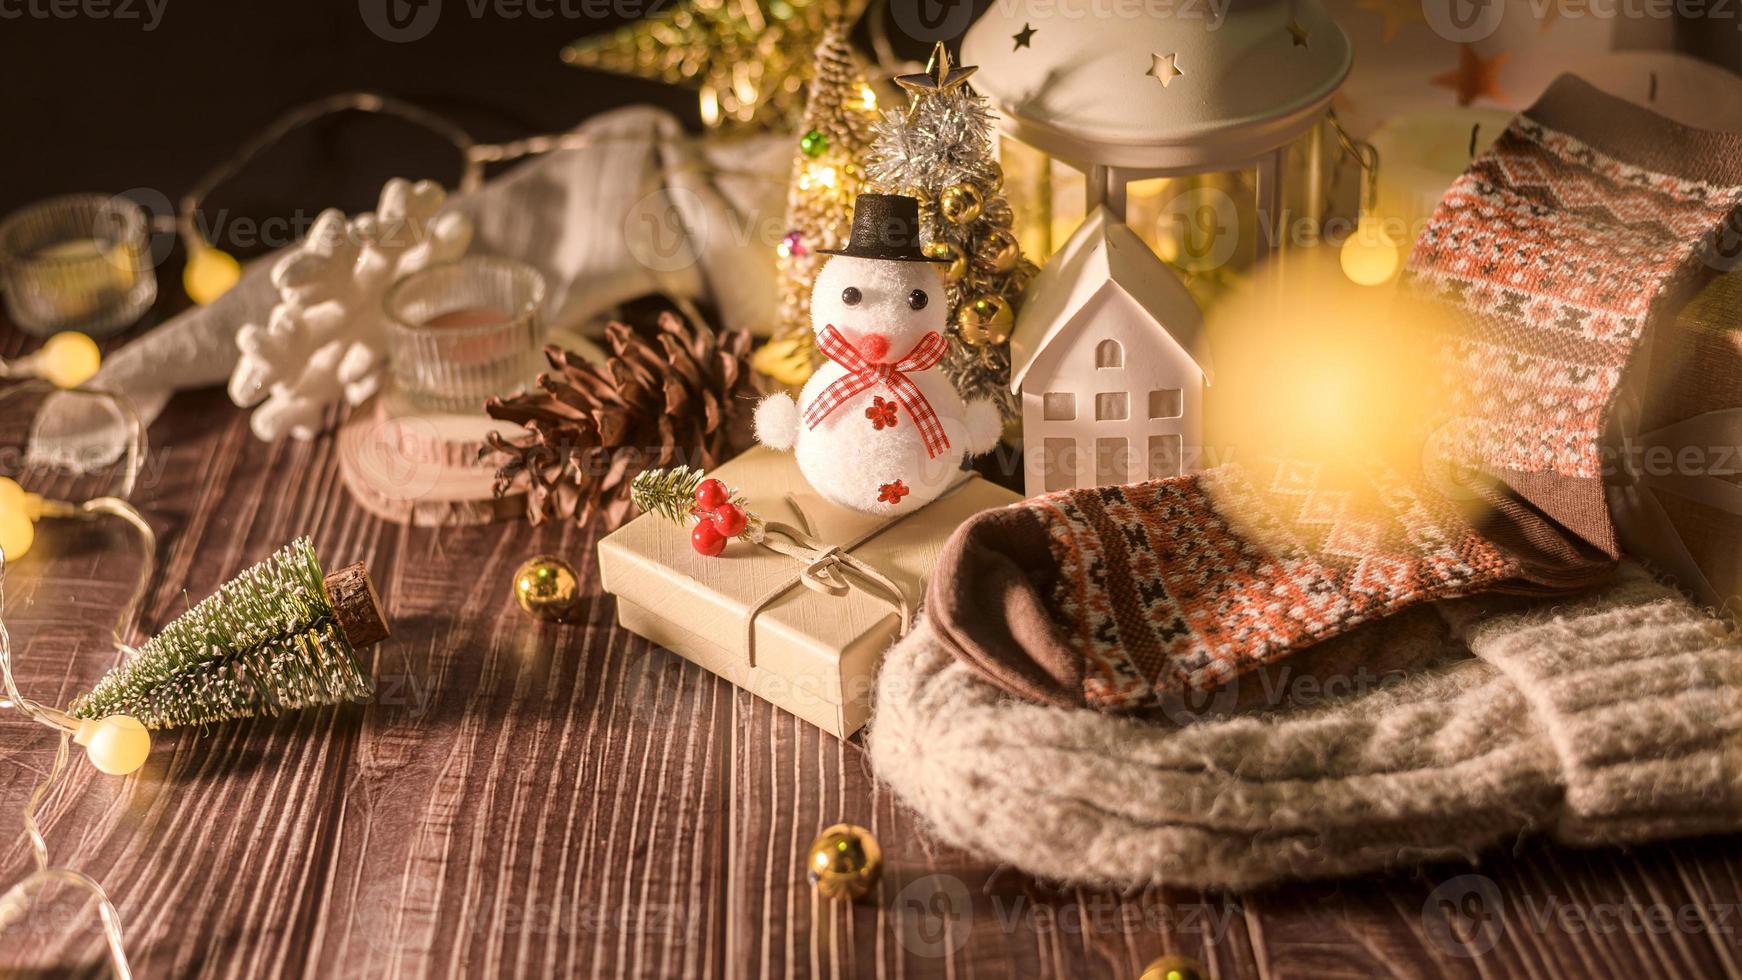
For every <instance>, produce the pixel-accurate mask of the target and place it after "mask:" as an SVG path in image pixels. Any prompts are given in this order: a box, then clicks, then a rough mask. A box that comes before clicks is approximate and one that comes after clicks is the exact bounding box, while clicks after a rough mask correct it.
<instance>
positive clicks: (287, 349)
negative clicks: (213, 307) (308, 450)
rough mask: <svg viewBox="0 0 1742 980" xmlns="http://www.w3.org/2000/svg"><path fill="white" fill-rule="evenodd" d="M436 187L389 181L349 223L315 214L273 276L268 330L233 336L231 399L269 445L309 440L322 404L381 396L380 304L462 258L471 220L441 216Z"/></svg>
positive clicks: (247, 329) (329, 213)
mask: <svg viewBox="0 0 1742 980" xmlns="http://www.w3.org/2000/svg"><path fill="white" fill-rule="evenodd" d="M445 198H446V194H445V193H444V192H443V191H442V188H441V185H439V184H437V183H435V182H434V181H429V180H424V181H418V182H417V183H415V184H414V183H412V182H411V181H408V180H404V179H401V178H394V179H393V180H390V181H388V182H387V185H386V186H385V187H383V188H382V189H381V200H380V203H379V204H378V205H377V207H376V209H375V211H373V212H367V213H364V214H359V215H357V216H356V217H354V218H351V219H350V220H348V221H347V220H346V219H345V215H344V214H343V213H342V212H340V211H338V210H336V209H329V210H326V211H323V212H321V214H320V216H319V217H317V218H316V219H315V222H314V226H313V227H312V228H310V229H309V233H308V236H307V237H306V238H305V239H303V242H302V244H301V245H298V246H297V247H296V248H295V249H294V250H293V251H292V252H291V253H290V254H288V255H286V256H284V257H283V258H282V259H279V260H278V264H277V265H276V266H274V267H273V269H272V284H273V286H274V287H276V288H277V289H278V294H279V297H280V298H279V302H278V305H277V306H274V307H273V308H272V313H271V314H270V315H269V316H268V317H267V322H266V324H265V325H264V326H262V325H261V324H257V323H250V324H247V325H245V326H243V327H242V329H241V331H240V332H239V333H237V335H236V346H237V347H239V348H240V349H241V351H242V357H241V360H239V361H238V362H237V363H236V369H235V371H234V372H233V373H232V374H231V375H230V400H231V401H234V402H235V403H236V404H237V405H240V406H242V407H243V408H254V407H255V406H259V407H258V408H254V414H253V416H252V418H251V419H250V425H251V427H252V428H253V430H254V434H255V436H257V437H259V438H260V439H263V440H265V441H267V442H272V441H276V440H278V439H280V438H283V437H284V436H286V435H289V436H293V437H295V438H297V439H312V438H314V437H315V435H316V434H318V433H319V432H320V430H321V421H322V415H323V414H324V412H325V411H326V409H327V407H328V406H330V405H334V404H336V403H338V402H339V401H340V400H341V399H343V400H344V401H345V402H346V403H347V404H350V405H358V404H361V403H362V402H364V401H366V400H368V399H369V397H370V396H372V395H374V394H375V392H376V391H377V390H379V389H380V387H381V383H382V380H383V378H384V376H385V372H386V368H387V349H386V348H387V324H386V320H387V314H386V311H385V309H384V305H383V298H384V296H385V294H386V292H387V289H388V287H390V286H392V285H393V283H394V282H396V281H398V280H399V279H400V277H402V276H405V275H407V274H409V273H412V272H416V271H417V270H419V269H422V268H424V267H426V266H429V265H432V264H435V263H438V262H447V261H451V260H453V259H456V258H458V257H459V256H460V255H461V254H462V253H464V252H465V250H466V246H467V245H469V244H470V243H471V240H472V222H471V220H470V219H469V218H467V217H466V216H464V215H461V214H451V213H450V214H442V215H438V214H437V213H436V212H437V211H439V210H440V209H441V206H442V201H443V200H444V199H445Z"/></svg>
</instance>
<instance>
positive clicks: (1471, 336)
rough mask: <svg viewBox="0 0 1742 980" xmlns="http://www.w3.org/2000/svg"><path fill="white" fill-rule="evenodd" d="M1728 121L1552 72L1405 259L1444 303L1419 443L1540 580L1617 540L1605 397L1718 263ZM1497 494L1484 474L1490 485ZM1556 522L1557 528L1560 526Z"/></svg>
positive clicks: (1732, 180)
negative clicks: (1433, 427) (1607, 494)
mask: <svg viewBox="0 0 1742 980" xmlns="http://www.w3.org/2000/svg"><path fill="white" fill-rule="evenodd" d="M1739 219H1742V136H1738V135H1736V134H1733V133H1711V132H1705V131H1701V130H1694V129H1689V128H1687V127H1685V126H1680V125H1678V124H1676V123H1674V122H1671V121H1670V120H1668V119H1665V118H1663V117H1662V116H1659V115H1656V114H1655V113H1652V112H1650V111H1648V110H1645V109H1642V108H1640V107H1638V106H1635V105H1632V104H1631V103H1628V102H1625V101H1623V100H1621V99H1617V98H1614V97H1612V96H1609V95H1605V94H1604V93H1602V92H1600V91H1598V90H1597V89H1595V88H1593V87H1592V86H1590V85H1589V84H1587V83H1585V82H1583V81H1581V80H1579V79H1576V78H1573V77H1571V76H1567V77H1563V78H1561V79H1560V80H1559V81H1557V82H1556V83H1555V84H1554V85H1553V86H1552V87H1550V88H1549V90H1548V92H1546V93H1545V94H1544V95H1543V97H1542V98H1541V99H1540V100H1539V101H1538V102H1537V103H1536V105H1534V106H1532V107H1531V109H1530V110H1529V111H1528V112H1527V113H1526V114H1525V115H1524V116H1521V117H1520V118H1519V119H1518V120H1517V121H1516V122H1515V123H1514V124H1513V125H1512V126H1511V127H1509V128H1508V129H1507V130H1506V132H1504V133H1503V134H1501V136H1500V138H1499V139H1498V140H1497V141H1496V142H1495V144H1494V146H1493V147H1492V148H1491V149H1490V150H1489V151H1488V152H1486V153H1484V154H1483V155H1482V156H1480V157H1478V158H1477V159H1476V160H1475V161H1474V162H1473V163H1471V165H1470V168H1469V170H1468V171H1466V172H1465V173H1464V175H1463V176H1462V177H1459V178H1458V180H1457V181H1456V182H1455V183H1454V184H1453V185H1452V187H1451V189H1450V190H1449V191H1447V192H1446V196H1445V198H1444V199H1442V200H1441V202H1440V205H1439V207H1438V208H1437V209H1436V210H1435V212H1434V217H1433V220H1432V222H1431V223H1430V224H1429V225H1428V227H1427V229H1426V230H1425V231H1424V232H1423V234H1422V236H1421V240H1420V241H1419V242H1418V243H1417V245H1416V248H1415V251H1414V253H1413V254H1412V255H1411V256H1410V261H1409V267H1408V269H1407V270H1406V271H1405V281H1406V283H1407V284H1408V285H1409V286H1411V287H1412V288H1413V291H1414V292H1415V293H1416V294H1418V295H1422V296H1425V297H1428V298H1429V299H1430V301H1437V302H1441V303H1444V304H1447V305H1449V306H1450V307H1451V308H1452V309H1453V310H1455V311H1456V316H1455V317H1454V318H1453V319H1454V322H1453V325H1452V326H1451V328H1450V329H1447V330H1446V331H1445V332H1444V333H1443V334H1442V335H1441V336H1439V337H1436V338H1435V340H1436V341H1437V342H1438V343H1437V347H1438V349H1439V351H1440V354H1441V359H1442V364H1443V367H1444V368H1445V370H1444V372H1443V381H1444V384H1443V387H1442V389H1441V390H1440V392H1439V395H1438V399H1437V400H1436V404H1437V405H1441V406H1443V407H1444V417H1443V419H1442V421H1443V423H1444V424H1443V425H1442V426H1441V428H1440V429H1439V430H1438V431H1437V432H1436V433H1435V435H1436V438H1435V440H1434V448H1435V449H1436V450H1437V451H1438V452H1440V453H1442V454H1443V455H1444V456H1445V457H1446V459H1447V461H1448V462H1449V463H1451V464H1454V465H1453V467H1452V469H1451V470H1450V472H1458V473H1479V474H1482V475H1484V476H1486V477H1488V478H1489V479H1488V480H1471V481H1468V484H1467V486H1466V487H1465V489H1468V490H1471V491H1473V493H1474V494H1475V496H1477V497H1478V498H1479V501H1480V502H1481V503H1483V504H1486V505H1487V506H1486V507H1485V508H1483V509H1482V511H1480V513H1479V516H1478V517H1477V523H1478V525H1479V527H1480V528H1481V530H1482V531H1483V533H1484V534H1486V535H1488V536H1489V537H1490V538H1493V539H1494V540H1496V541H1499V542H1502V543H1503V544H1505V545H1506V546H1507V547H1508V550H1509V551H1511V552H1512V553H1514V554H1515V555H1517V556H1519V557H1520V558H1521V560H1523V562H1524V569H1523V572H1524V576H1525V578H1526V579H1527V580H1529V581H1530V582H1532V583H1535V584H1538V585H1542V586H1547V587H1550V588H1554V587H1558V586H1562V585H1566V584H1569V583H1572V584H1576V583H1577V582H1578V581H1579V580H1580V579H1588V578H1589V575H1588V574H1586V572H1587V569H1586V568H1584V567H1581V566H1585V565H1589V564H1592V563H1595V564H1599V565H1601V564H1603V563H1604V562H1605V561H1612V560H1613V559H1615V558H1616V557H1618V555H1619V549H1618V547H1617V545H1616V542H1615V531H1614V527H1613V525H1612V524H1611V523H1610V521H1609V512H1608V507H1607V505H1606V503H1605V501H1604V493H1603V479H1602V477H1603V453H1602V447H1603V436H1604V432H1605V427H1606V425H1607V421H1608V420H1607V414H1608V409H1609V406H1610V403H1611V401H1612V397H1613V395H1614V394H1615V392H1616V389H1617V387H1618V386H1619V385H1620V383H1621V380H1622V373H1623V370H1624V369H1625V368H1626V367H1627V366H1628V363H1629V361H1630V360H1631V359H1632V356H1633V354H1634V352H1635V350H1636V349H1637V348H1638V347H1639V344H1640V341H1641V340H1642V338H1644V336H1645V334H1646V332H1647V330H1648V328H1649V327H1650V326H1651V325H1652V324H1653V323H1655V322H1659V321H1662V320H1664V319H1665V318H1667V317H1673V316H1674V314H1675V312H1676V311H1677V310H1679V309H1680V308H1681V307H1682V306H1684V305H1686V303H1687V302H1688V301H1689V300H1690V299H1692V298H1693V296H1694V294H1695V293H1696V292H1698V291H1699V289H1700V288H1701V287H1702V286H1703V285H1704V284H1705V283H1706V282H1708V281H1709V280H1710V279H1711V278H1712V277H1713V276H1714V275H1715V274H1716V273H1717V272H1719V271H1721V270H1722V269H1723V268H1724V267H1725V266H1726V265H1729V264H1733V263H1734V261H1735V258H1734V254H1733V253H1734V251H1735V246H1736V240H1737V233H1738V230H1739V227H1742V226H1739V224H1738V221H1739ZM1496 482H1497V483H1498V484H1499V487H1500V488H1503V490H1504V492H1502V491H1501V490H1499V489H1497V488H1496V487H1495V483H1496ZM1563 532H1564V533H1563Z"/></svg>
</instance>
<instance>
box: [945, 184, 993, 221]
mask: <svg viewBox="0 0 1742 980" xmlns="http://www.w3.org/2000/svg"><path fill="white" fill-rule="evenodd" d="M985 204H986V201H985V198H983V197H982V196H981V195H980V188H978V187H975V186H974V185H973V184H951V185H950V186H948V187H946V188H944V189H943V192H942V193H940V194H939V195H938V211H940V212H942V214H943V216H944V220H945V221H948V222H949V223H950V224H952V225H965V224H967V223H968V222H970V221H973V220H974V219H975V218H978V217H979V216H980V209H981V208H982V207H984V206H985Z"/></svg>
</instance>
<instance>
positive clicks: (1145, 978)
mask: <svg viewBox="0 0 1742 980" xmlns="http://www.w3.org/2000/svg"><path fill="white" fill-rule="evenodd" d="M1208 976H1209V974H1208V973H1206V972H1204V965H1203V964H1202V963H1199V962H1198V961H1197V960H1194V959H1192V958H1191V957H1190V956H1180V955H1179V954H1177V953H1175V954H1172V955H1169V956H1163V957H1162V958H1161V959H1158V960H1156V961H1155V962H1153V963H1151V964H1149V965H1148V966H1146V967H1144V968H1143V974H1142V975H1141V976H1140V977H1138V978H1137V980H1205V978H1206V977H1208Z"/></svg>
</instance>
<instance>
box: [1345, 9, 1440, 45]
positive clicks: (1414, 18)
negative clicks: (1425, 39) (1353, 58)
mask: <svg viewBox="0 0 1742 980" xmlns="http://www.w3.org/2000/svg"><path fill="white" fill-rule="evenodd" d="M1355 6H1356V7H1357V8H1358V9H1361V10H1365V11H1368V12H1370V13H1375V14H1378V15H1379V16H1380V18H1381V19H1382V20H1383V21H1384V25H1385V26H1384V28H1383V30H1384V35H1383V37H1384V41H1385V43H1386V44H1390V43H1391V42H1392V41H1395V40H1396V39H1397V32H1398V31H1401V30H1403V28H1404V27H1405V26H1407V25H1409V24H1414V23H1417V22H1426V21H1427V16H1426V15H1424V14H1423V13H1422V12H1421V3H1420V0H1355Z"/></svg>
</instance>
